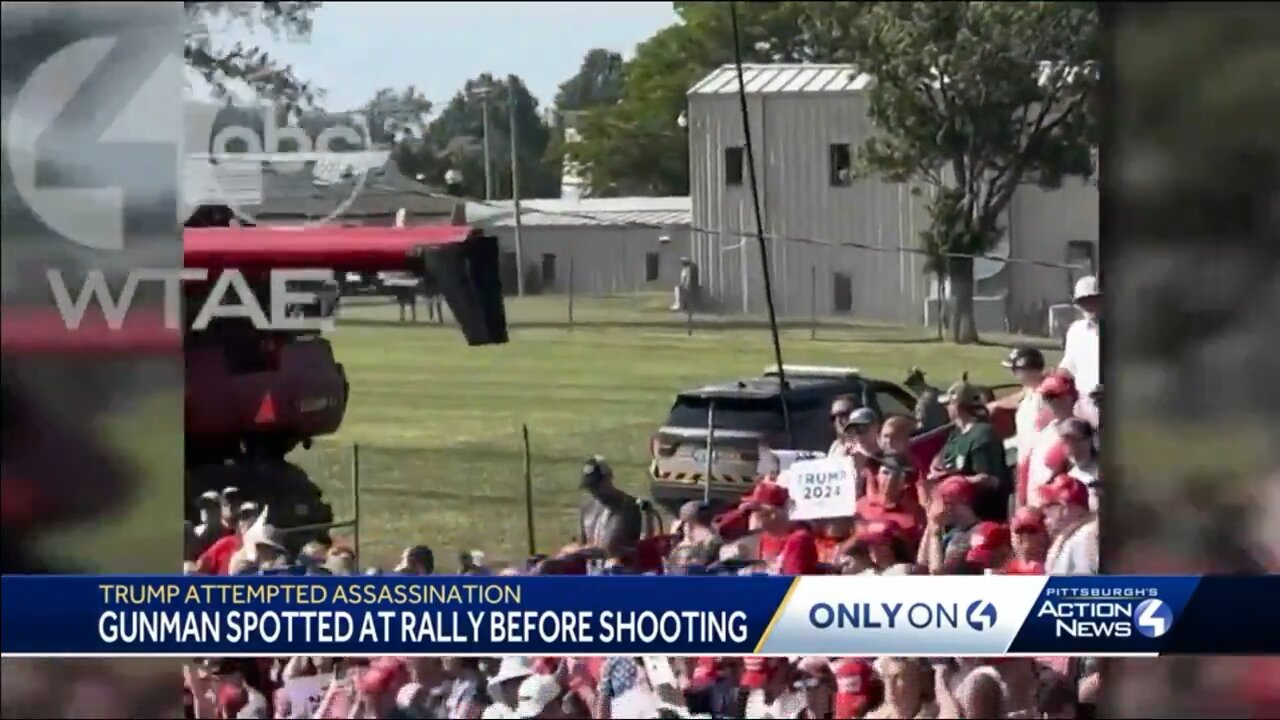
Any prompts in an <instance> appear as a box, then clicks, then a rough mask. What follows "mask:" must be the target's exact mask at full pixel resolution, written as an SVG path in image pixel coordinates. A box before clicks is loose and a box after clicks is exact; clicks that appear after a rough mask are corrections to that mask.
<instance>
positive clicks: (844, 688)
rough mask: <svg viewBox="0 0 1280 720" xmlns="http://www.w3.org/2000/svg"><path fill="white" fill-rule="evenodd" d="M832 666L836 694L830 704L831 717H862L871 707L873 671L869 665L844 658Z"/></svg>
mask: <svg viewBox="0 0 1280 720" xmlns="http://www.w3.org/2000/svg"><path fill="white" fill-rule="evenodd" d="M834 665H835V675H836V694H835V698H834V699H833V703H832V704H833V707H832V710H833V715H834V716H835V717H836V719H837V720H852V719H853V718H857V717H862V714H863V713H865V712H866V711H867V708H868V707H869V706H870V705H871V692H872V686H873V685H874V683H875V679H876V671H875V669H874V668H872V667H871V663H868V662H866V661H864V660H859V659H856V658H844V659H842V660H839V661H837V662H836V663H835V664H834Z"/></svg>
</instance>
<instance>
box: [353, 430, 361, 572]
mask: <svg viewBox="0 0 1280 720" xmlns="http://www.w3.org/2000/svg"><path fill="white" fill-rule="evenodd" d="M351 507H352V510H353V511H354V517H355V524H354V525H353V526H352V530H351V536H352V539H351V544H352V545H354V546H355V547H353V548H352V550H354V551H355V554H356V572H360V443H351Z"/></svg>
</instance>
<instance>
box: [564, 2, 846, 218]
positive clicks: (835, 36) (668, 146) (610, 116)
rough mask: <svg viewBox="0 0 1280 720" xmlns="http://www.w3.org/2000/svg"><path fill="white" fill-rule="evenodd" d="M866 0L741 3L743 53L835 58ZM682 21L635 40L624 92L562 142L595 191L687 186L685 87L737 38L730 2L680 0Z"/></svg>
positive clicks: (729, 51) (726, 55)
mask: <svg viewBox="0 0 1280 720" xmlns="http://www.w3.org/2000/svg"><path fill="white" fill-rule="evenodd" d="M860 5H861V3H851V2H834V3H818V2H809V3H805V2H760V3H742V4H740V6H739V21H740V29H741V33H742V49H743V60H744V61H746V62H834V61H836V60H837V59H838V58H837V55H838V53H839V52H840V51H841V49H842V47H843V45H842V43H843V42H844V38H843V36H842V33H843V32H844V31H843V28H844V27H845V24H846V23H847V21H848V19H849V18H851V17H852V16H854V15H855V14H856V13H857V12H859V10H858V7H859V6H860ZM675 9H676V13H677V14H678V15H679V17H680V20H679V22H677V23H675V24H673V25H670V26H668V27H666V28H663V29H662V30H659V31H658V32H657V33H656V34H654V35H653V37H651V38H649V39H648V40H645V41H644V42H642V43H640V45H638V46H637V47H636V53H635V56H634V57H633V58H632V59H631V60H630V61H628V62H627V63H626V64H625V66H624V69H623V77H624V87H623V92H622V97H621V98H620V100H619V101H618V102H617V103H615V104H613V105H608V106H601V107H598V108H595V109H592V110H590V111H588V112H587V113H585V114H584V116H583V117H582V118H580V120H579V123H578V132H579V134H580V135H581V136H582V141H581V142H578V143H574V144H573V146H572V147H568V148H566V154H567V156H568V158H569V159H570V160H571V161H573V162H575V163H577V164H578V165H579V166H581V167H582V168H583V169H584V171H585V173H586V175H587V178H588V183H589V192H590V193H591V194H593V195H597V196H603V195H632V194H635V195H686V194H688V192H689V143H688V137H687V135H686V134H685V131H684V130H682V129H681V128H680V127H679V126H678V125H677V123H676V119H677V118H678V117H680V114H681V113H683V112H685V109H686V102H685V94H686V92H688V90H689V87H690V86H692V85H693V84H694V83H696V82H697V81H698V80H700V79H702V78H703V77H704V76H705V75H706V74H707V73H709V72H711V71H712V70H713V69H715V68H716V67H719V66H720V65H723V64H725V63H731V62H733V57H734V52H733V50H734V37H733V30H732V24H731V22H730V18H729V12H728V8H727V6H726V5H725V4H724V3H702V2H678V3H675Z"/></svg>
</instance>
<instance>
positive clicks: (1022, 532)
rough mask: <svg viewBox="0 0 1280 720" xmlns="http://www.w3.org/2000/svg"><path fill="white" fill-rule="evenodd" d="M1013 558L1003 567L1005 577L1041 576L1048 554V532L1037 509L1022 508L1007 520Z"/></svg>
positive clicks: (1041, 514)
mask: <svg viewBox="0 0 1280 720" xmlns="http://www.w3.org/2000/svg"><path fill="white" fill-rule="evenodd" d="M1009 530H1010V545H1011V546H1012V549H1013V557H1012V558H1011V559H1010V560H1009V562H1008V563H1007V564H1005V566H1004V571H1003V572H1004V574H1006V575H1043V574H1044V559H1045V555H1046V554H1047V553H1048V552H1049V531H1048V529H1047V528H1046V526H1045V520H1044V513H1043V512H1041V511H1040V509H1039V508H1033V507H1022V508H1018V510H1017V512H1015V513H1014V514H1013V517H1012V518H1011V519H1010V520H1009Z"/></svg>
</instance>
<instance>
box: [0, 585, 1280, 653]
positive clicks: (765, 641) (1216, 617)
mask: <svg viewBox="0 0 1280 720" xmlns="http://www.w3.org/2000/svg"><path fill="white" fill-rule="evenodd" d="M0 593H3V601H0V614H2V619H0V627H2V628H3V632H0V650H2V653H3V654H4V655H6V656H23V655H26V656H123V655H153V656H154V655H177V656H218V655H241V656H253V655H334V656H353V655H617V654H622V655H659V654H664V655H751V654H757V655H846V656H865V655H916V656H933V655H965V656H980V655H1006V654H1016V655H1024V654H1025V655H1132V656H1150V655H1159V654H1196V653H1204V654H1269V653H1276V652H1277V651H1280V640H1277V638H1280V621H1278V620H1277V609H1278V608H1280V577H1278V576H1265V577H1138V576H1132V577H1130V576H1115V577H1032V576H1000V575H996V576H940V577H928V576H919V577H917V576H908V577H856V576H830V577H803V578H781V577H727V578H705V577H696V578H687V577H589V578H572V577H535V578H474V577H408V576H397V577H359V578H354V577H353V578H339V577H286V576H277V577H235V578H221V577H219V578H213V577H141V576H124V577H105V576H53V575H48V576H4V577H3V578H2V579H0Z"/></svg>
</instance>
